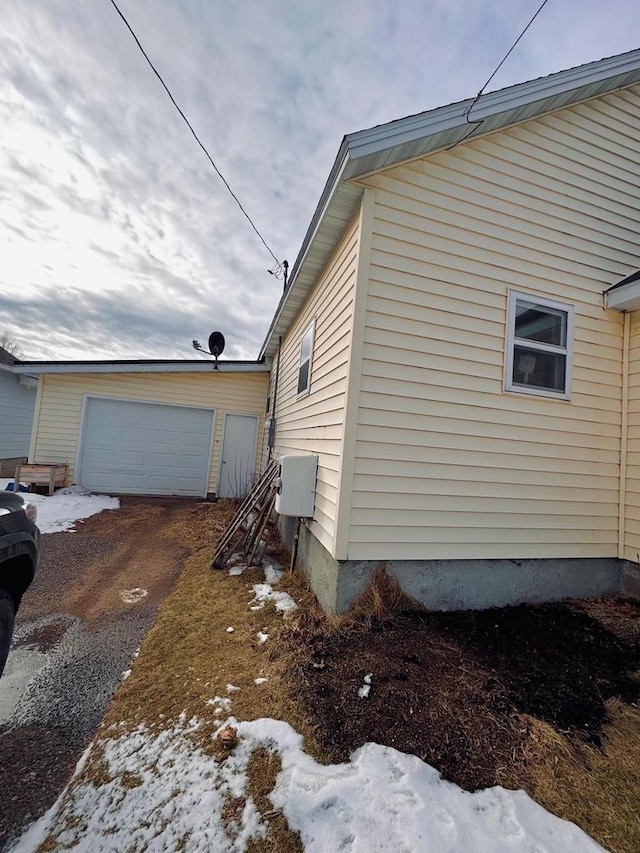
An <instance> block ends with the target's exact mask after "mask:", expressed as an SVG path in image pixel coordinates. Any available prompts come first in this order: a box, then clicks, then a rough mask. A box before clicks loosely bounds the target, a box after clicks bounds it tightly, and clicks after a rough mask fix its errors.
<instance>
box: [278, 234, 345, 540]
mask: <svg viewBox="0 0 640 853" xmlns="http://www.w3.org/2000/svg"><path fill="white" fill-rule="evenodd" d="M358 237H359V226H358V220H357V219H355V220H354V221H352V222H351V224H350V225H349V226H347V228H346V230H345V233H344V235H343V237H342V239H341V240H340V242H339V244H338V246H337V247H336V250H335V252H334V253H333V255H332V256H331V258H330V260H329V262H328V263H327V265H326V266H325V268H324V270H323V272H322V273H321V275H320V276H319V278H318V281H317V283H316V285H315V287H314V288H313V290H312V292H311V293H310V295H309V297H308V299H307V300H306V302H305V304H304V306H303V308H302V310H301V311H300V313H299V314H298V316H297V318H296V319H295V321H294V323H293V324H292V326H291V328H290V330H289V332H288V334H287V335H286V337H285V338H284V340H283V342H282V354H281V367H280V376H279V386H278V396H277V409H276V416H277V432H276V446H275V449H274V455H275V456H276V458H277V457H279V456H281V455H284V454H286V453H317V454H318V455H319V467H318V480H317V489H316V503H315V514H314V519H313V522H312V523H311V525H310V529H311V532H312V533H313V534H314V535H315V536H316V538H317V539H318V540H319V541H320V542H321V543H322V544H323V545H324V547H325V548H326V549H327V550H328V551H329V552H330V553H331V554H333V553H334V546H335V525H336V512H337V501H338V483H339V477H340V465H341V456H342V442H343V429H344V417H345V397H346V384H347V373H348V364H349V351H350V340H351V328H352V317H353V298H354V285H355V276H356V262H357V252H358ZM312 321H313V322H315V333H314V340H313V352H312V357H311V388H310V393H309V394H308V395H306V396H303V397H300V398H298V396H297V387H298V368H299V364H300V344H301V341H302V336H303V335H304V333H305V331H306V330H307V328H308V327H309V324H310V323H311V322H312ZM275 370H276V367H275V365H274V368H273V370H272V376H275Z"/></svg>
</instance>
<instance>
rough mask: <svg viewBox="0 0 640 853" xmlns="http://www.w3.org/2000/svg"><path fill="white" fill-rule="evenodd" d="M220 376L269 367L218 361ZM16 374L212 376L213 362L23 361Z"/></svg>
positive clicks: (261, 364)
mask: <svg viewBox="0 0 640 853" xmlns="http://www.w3.org/2000/svg"><path fill="white" fill-rule="evenodd" d="M218 365H219V368H220V370H219V371H218V372H219V373H268V372H269V370H270V369H271V365H270V364H269V363H268V362H262V363H260V362H252V361H251V362H228V361H227V362H225V361H219V362H218ZM13 370H14V372H15V373H25V374H32V375H33V374H35V375H39V374H41V373H213V372H215V371H214V367H213V363H212V362H210V361H202V362H198V363H197V364H193V363H187V364H184V363H180V362H179V361H177V362H170V363H166V364H163V363H159V362H147V363H144V362H142V363H140V362H109V361H99V362H91V361H84V362H81V361H78V362H74V361H70V362H63V361H58V362H56V361H52V362H46V361H41V362H24V363H23V364H20V365H16V366H15V367H14V368H13Z"/></svg>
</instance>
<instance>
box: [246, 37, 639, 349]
mask: <svg viewBox="0 0 640 853" xmlns="http://www.w3.org/2000/svg"><path fill="white" fill-rule="evenodd" d="M635 83H640V49H638V50H633V51H629V52H628V53H623V54H620V55H618V56H613V57H608V58H606V59H601V60H598V61H596V62H590V63H588V64H586V65H580V66H578V67H576V68H569V69H567V70H565V71H560V72H558V73H556V74H551V75H549V76H547V77H540V78H538V79H536V80H530V81H528V82H525V83H518V84H517V85H515V86H509V87H507V88H505V89H499V90H497V91H495V92H489V93H488V94H485V95H483V96H482V97H481V98H480V100H479V101H478V102H477V103H476V104H474V101H473V99H468V100H465V101H459V102H457V103H454V104H449V105H447V106H443V107H438V108H437V109H434V110H429V111H427V112H423V113H419V114H417V115H413V116H407V117H406V118H402V119H398V120H396V121H392V122H388V123H387V124H382V125H378V126H376V127H372V128H368V129H366V130H361V131H358V132H357V133H352V134H349V135H348V136H345V137H344V139H343V140H342V143H341V145H340V149H339V151H338V156H337V157H336V160H335V162H334V164H333V167H332V169H331V172H330V173H329V178H328V180H327V182H326V184H325V186H324V189H323V191H322V195H321V196H320V200H319V202H318V205H317V207H316V210H315V212H314V214H313V217H312V219H311V223H310V225H309V228H308V229H307V233H306V235H305V237H304V240H303V242H302V247H301V248H300V252H299V253H298V257H297V259H296V261H295V264H294V265H293V269H292V271H291V275H290V278H289V286H288V288H287V290H286V292H285V293H284V294H283V295H282V297H281V299H280V303H279V304H278V307H277V309H276V312H275V315H274V318H273V320H272V322H271V325H270V327H269V331H268V332H267V336H266V338H265V340H264V343H263V344H262V347H261V349H260V357H261V358H262V357H265V356H268V357H272V356H274V355H275V352H276V349H277V343H278V338H279V337H280V336H281V335H284V334H285V333H286V331H287V330H288V328H289V326H290V324H291V322H292V320H293V319H294V317H295V315H296V314H297V312H298V311H299V309H300V307H301V306H302V304H303V302H304V301H305V299H306V297H307V295H308V293H309V290H310V289H311V287H312V286H313V284H314V283H315V281H316V279H317V276H318V274H319V273H320V271H321V270H322V268H323V267H324V265H325V263H326V262H327V260H328V259H329V256H330V255H331V252H332V251H333V249H334V247H335V245H336V243H337V241H338V239H339V237H340V235H341V233H342V232H343V231H344V228H345V226H346V225H347V223H348V222H349V220H350V219H351V217H352V216H353V214H354V212H355V210H356V209H357V208H358V206H359V204H360V198H361V195H362V188H361V187H360V186H358V185H357V184H356V183H354V181H355V180H356V179H358V178H362V177H364V176H365V175H370V174H373V173H375V172H379V171H382V170H383V169H389V168H391V167H393V166H397V165H399V164H400V163H404V162H407V161H409V160H415V159H416V158H418V157H422V156H425V155H426V154H431V153H433V152H435V151H439V150H442V149H445V148H451V147H453V146H454V145H457V144H458V143H462V142H463V140H465V138H466V135H467V134H469V128H470V126H472V125H470V124H469V122H468V121H467V115H466V112H467V110H468V109H469V108H470V107H471V106H472V105H473V112H472V124H473V122H474V121H481V122H482V124H481V125H479V126H477V127H476V130H475V131H474V132H473V134H471V135H470V136H469V138H470V139H476V138H478V137H480V136H484V135H485V134H487V133H491V132H493V131H495V130H499V129H501V128H505V127H508V126H512V125H515V124H520V123H522V122H525V121H529V120H530V119H532V118H536V117H539V116H542V115H545V114H547V113H550V112H554V111H556V110H559V109H562V108H564V107H567V106H570V105H573V104H577V103H581V102H583V101H586V100H590V99H591V98H595V97H598V96H599V95H603V94H607V93H609V92H613V91H616V90H619V89H623V88H626V87H628V86H631V85H633V84H635Z"/></svg>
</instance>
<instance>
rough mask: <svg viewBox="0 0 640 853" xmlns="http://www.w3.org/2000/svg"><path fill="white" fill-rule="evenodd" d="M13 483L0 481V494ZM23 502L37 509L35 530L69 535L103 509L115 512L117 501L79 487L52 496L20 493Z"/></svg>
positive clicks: (117, 505)
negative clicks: (37, 528)
mask: <svg viewBox="0 0 640 853" xmlns="http://www.w3.org/2000/svg"><path fill="white" fill-rule="evenodd" d="M12 482H13V480H7V479H0V490H4V489H6V487H7V485H8V484H9V483H12ZM21 495H22V497H23V498H25V499H26V500H29V501H31V503H33V504H35V505H36V506H37V508H38V527H39V528H40V531H41V532H42V533H61V532H62V531H64V530H68V531H73V529H74V527H75V524H76V522H77V521H80V520H82V519H85V518H89V517H90V516H92V515H95V514H96V513H98V512H102V511H103V510H105V509H118V507H119V506H120V501H119V500H118V498H111V497H109V496H107V495H94V494H92V493H91V492H89V491H87V490H86V489H83V488H82V486H69V487H67V488H65V489H58V490H57V491H56V492H54V494H53V495H51V496H48V495H39V494H36V493H35V492H21Z"/></svg>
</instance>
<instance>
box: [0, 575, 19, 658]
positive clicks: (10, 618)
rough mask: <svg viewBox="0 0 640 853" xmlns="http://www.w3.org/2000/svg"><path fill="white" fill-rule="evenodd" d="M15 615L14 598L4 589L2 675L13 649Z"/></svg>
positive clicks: (0, 605)
mask: <svg viewBox="0 0 640 853" xmlns="http://www.w3.org/2000/svg"><path fill="white" fill-rule="evenodd" d="M15 615H16V612H15V607H14V604H13V598H11V596H10V595H9V593H8V592H6V591H5V590H4V589H0V675H2V673H3V671H4V665H5V663H6V662H7V655H8V654H9V649H10V647H11V637H12V636H13V623H14V620H15Z"/></svg>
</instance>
